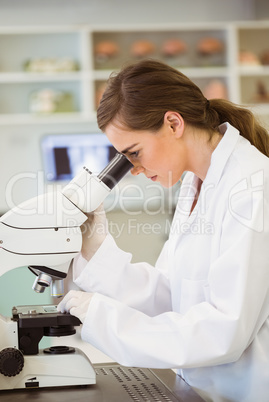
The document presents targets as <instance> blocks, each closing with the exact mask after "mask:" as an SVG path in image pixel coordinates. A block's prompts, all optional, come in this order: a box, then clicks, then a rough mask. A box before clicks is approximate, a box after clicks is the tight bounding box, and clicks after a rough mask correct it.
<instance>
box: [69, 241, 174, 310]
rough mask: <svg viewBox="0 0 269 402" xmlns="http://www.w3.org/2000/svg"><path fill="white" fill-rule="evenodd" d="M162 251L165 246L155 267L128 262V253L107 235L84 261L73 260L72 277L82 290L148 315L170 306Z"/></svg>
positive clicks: (164, 250)
mask: <svg viewBox="0 0 269 402" xmlns="http://www.w3.org/2000/svg"><path fill="white" fill-rule="evenodd" d="M166 254H167V246H166V245H165V246H164V248H163V250H162V252H161V254H160V257H159V259H158V261H157V264H156V267H153V266H151V265H150V264H147V263H135V264H132V263H131V259H132V255H131V254H130V253H126V252H124V251H123V250H121V249H120V248H119V247H118V246H117V244H116V242H115V240H114V239H113V237H112V236H111V235H110V234H108V235H107V237H106V239H105V240H104V242H103V243H102V245H101V246H100V248H99V249H98V250H97V252H96V253H95V254H94V256H93V257H92V259H91V260H90V261H89V262H88V263H87V262H86V260H84V261H83V259H82V257H81V256H80V257H78V259H77V260H76V261H75V262H74V265H75V266H74V268H73V269H74V275H75V276H74V278H73V280H74V283H75V284H76V285H77V286H78V287H79V288H80V289H82V290H84V291H87V292H93V293H96V292H97V293H101V294H103V295H106V296H109V297H111V298H114V299H116V300H119V301H121V302H123V303H125V304H127V305H128V306H131V307H134V308H136V309H137V310H140V311H142V312H144V313H146V314H148V315H156V314H160V313H162V312H164V311H169V310H171V308H172V307H171V295H170V283H169V278H168V276H167V273H166V271H167V257H166ZM76 265H77V266H76ZM76 275H78V276H77V277H76Z"/></svg>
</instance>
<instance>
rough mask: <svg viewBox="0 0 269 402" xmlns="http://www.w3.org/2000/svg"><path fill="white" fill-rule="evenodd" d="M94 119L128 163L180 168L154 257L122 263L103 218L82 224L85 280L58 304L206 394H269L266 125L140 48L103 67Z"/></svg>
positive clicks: (116, 349) (133, 357)
mask: <svg viewBox="0 0 269 402" xmlns="http://www.w3.org/2000/svg"><path fill="white" fill-rule="evenodd" d="M98 124H99V127H100V129H101V130H102V131H105V132H106V134H107V136H108V138H109V140H110V141H111V143H112V144H113V145H114V146H115V148H116V149H117V150H118V151H119V152H122V153H124V154H125V155H126V156H127V157H128V158H129V159H130V161H131V162H132V163H133V165H134V167H133V169H132V173H133V174H134V175H137V174H140V173H144V174H145V175H146V176H147V177H148V178H150V179H151V180H153V181H159V182H160V183H161V184H162V185H163V186H165V187H170V186H172V185H174V184H175V183H177V182H178V181H179V180H180V178H181V176H182V174H183V172H187V173H186V175H185V177H184V180H183V183H182V186H181V191H180V194H179V200H178V204H177V208H176V211H175V215H174V219H173V224H172V227H171V233H170V236H169V239H168V241H167V242H166V244H165V245H164V248H163V250H162V252H161V254H160V257H159V259H158V261H157V263H156V267H155V268H153V267H151V266H149V265H148V264H146V263H141V264H132V263H131V255H130V254H128V253H125V252H123V251H122V250H120V249H119V248H118V247H117V246H116V244H115V242H114V240H113V239H112V237H111V236H110V235H109V234H106V230H104V232H103V233H100V230H99V233H98V234H96V236H92V237H91V236H90V235H89V233H90V229H89V231H88V232H87V233H86V234H84V242H83V248H82V252H81V255H80V256H79V257H78V258H77V259H76V260H75V262H74V282H75V283H76V284H77V285H78V286H79V288H81V289H82V290H83V291H84V292H82V291H71V292H69V293H68V294H67V295H66V296H65V298H64V299H63V301H62V302H61V303H60V305H59V310H61V311H70V312H71V313H72V314H74V315H77V316H78V317H79V318H80V319H81V321H82V322H83V327H82V339H84V340H85V341H87V342H90V343H91V344H93V345H94V346H96V347H97V348H99V349H100V350H102V351H103V352H104V353H106V354H108V355H110V356H111V357H112V358H113V359H114V360H116V361H118V362H119V363H121V364H123V365H128V366H140V367H153V368H178V369H179V374H180V375H181V376H182V377H183V378H184V379H185V380H186V381H187V383H189V384H190V385H191V386H192V387H194V389H195V390H196V391H197V392H198V393H199V394H200V395H201V396H202V397H203V398H204V399H205V400H208V401H240V402H242V401H250V402H253V401H259V402H260V401H266V400H268V395H269V319H268V313H269V292H268V287H269V253H268V248H269V158H268V155H269V138H268V135H267V132H266V131H265V129H264V128H262V127H261V126H260V125H259V124H258V122H257V121H256V120H255V118H254V116H253V115H252V113H251V112H249V111H248V110H245V109H243V108H239V107H237V106H235V105H233V104H232V103H230V102H228V101H224V100H220V99H213V100H210V101H209V100H207V99H205V97H204V96H203V94H202V92H201V91H200V89H199V88H198V87H197V86H196V85H195V84H194V83H192V82H191V81H190V80H189V79H188V78H187V77H185V76H184V75H183V74H181V73H180V72H178V71H176V70H175V69H173V68H171V67H169V66H166V65H164V64H162V63H160V62H157V61H149V60H147V61H141V62H140V63H138V64H135V65H131V66H127V67H126V68H123V70H122V71H121V72H120V73H119V74H117V75H114V76H112V77H111V78H110V79H109V81H108V85H107V88H106V91H105V93H104V95H103V98H102V100H101V103H100V106H99V109H98ZM97 218H98V219H99V221H98V224H100V222H101V220H102V219H103V218H102V214H101V215H99V216H97ZM93 219H96V217H95V218H93V217H90V218H89V220H93ZM92 223H93V222H92ZM95 223H96V221H95ZM89 225H90V221H89ZM104 227H105V224H104ZM205 227H207V228H210V229H209V230H204V229H203V228H205ZM197 228H198V229H199V230H197ZM99 229H100V226H99ZM194 229H195V230H194Z"/></svg>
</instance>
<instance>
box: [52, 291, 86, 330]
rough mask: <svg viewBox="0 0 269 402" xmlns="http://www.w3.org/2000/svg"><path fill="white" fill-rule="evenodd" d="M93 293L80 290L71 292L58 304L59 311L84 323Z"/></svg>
mask: <svg viewBox="0 0 269 402" xmlns="http://www.w3.org/2000/svg"><path fill="white" fill-rule="evenodd" d="M92 296H93V293H87V292H82V291H80V290H70V292H68V293H67V294H66V295H65V297H64V298H63V300H62V301H61V302H60V303H59V304H58V306H57V310H58V311H60V312H61V313H65V312H66V313H70V314H72V315H74V316H76V317H77V318H78V319H79V320H80V321H81V322H82V324H83V323H84V320H85V317H86V315H87V311H88V308H89V305H90V302H91V299H92Z"/></svg>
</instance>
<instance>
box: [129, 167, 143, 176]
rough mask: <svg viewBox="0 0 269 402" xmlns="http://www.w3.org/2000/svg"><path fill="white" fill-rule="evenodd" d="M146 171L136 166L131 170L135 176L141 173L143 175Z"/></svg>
mask: <svg viewBox="0 0 269 402" xmlns="http://www.w3.org/2000/svg"><path fill="white" fill-rule="evenodd" d="M144 171H145V169H144V168H143V167H142V166H135V167H133V168H132V169H131V173H132V175H133V176H137V175H139V174H140V173H143V172H144Z"/></svg>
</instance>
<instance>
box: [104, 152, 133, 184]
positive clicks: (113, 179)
mask: <svg viewBox="0 0 269 402" xmlns="http://www.w3.org/2000/svg"><path fill="white" fill-rule="evenodd" d="M132 167H133V165H132V163H131V162H130V161H129V160H128V159H127V158H126V156H125V155H123V154H120V153H117V154H116V155H115V156H114V158H113V159H112V160H111V161H110V162H109V164H108V165H107V166H106V167H105V168H104V169H103V170H102V171H101V172H100V173H99V175H98V176H97V177H98V179H100V180H101V181H102V182H103V183H104V184H105V185H106V186H107V187H108V188H110V189H111V190H112V188H113V187H115V186H116V184H117V183H118V182H119V181H120V180H121V179H122V178H123V176H124V175H125V174H126V173H127V172H128V171H129V170H130V169H131V168H132Z"/></svg>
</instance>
